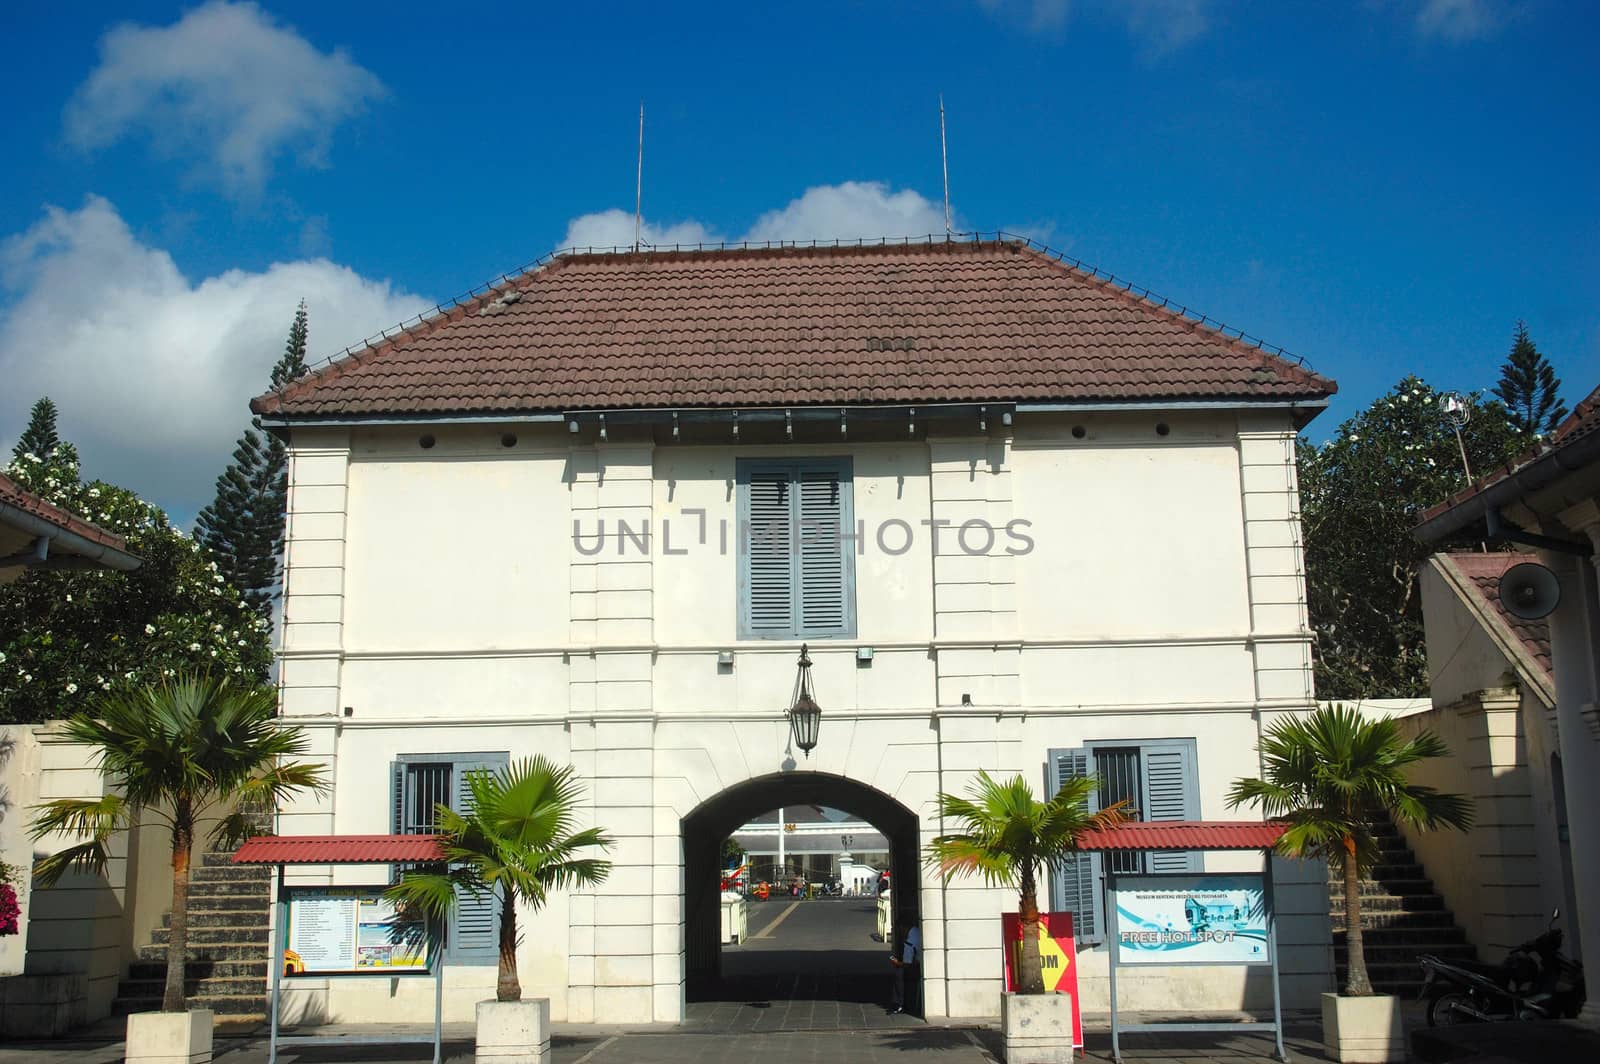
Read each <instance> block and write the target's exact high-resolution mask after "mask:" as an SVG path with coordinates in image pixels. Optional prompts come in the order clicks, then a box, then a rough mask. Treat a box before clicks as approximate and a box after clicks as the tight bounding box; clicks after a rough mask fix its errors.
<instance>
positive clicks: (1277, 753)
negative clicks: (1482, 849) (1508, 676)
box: [1228, 705, 1472, 997]
mask: <svg viewBox="0 0 1600 1064" xmlns="http://www.w3.org/2000/svg"><path fill="white" fill-rule="evenodd" d="M1449 753H1450V751H1449V749H1448V748H1447V747H1446V746H1445V744H1444V742H1443V740H1441V739H1440V738H1439V737H1438V736H1437V735H1435V734H1433V733H1432V732H1429V731H1424V732H1421V733H1420V734H1418V735H1416V736H1414V737H1413V738H1411V739H1407V738H1405V737H1404V736H1403V735H1402V734H1401V733H1400V728H1399V725H1397V724H1396V723H1395V722H1394V721H1393V720H1376V719H1368V718H1365V717H1363V716H1362V715H1361V714H1360V713H1359V712H1357V711H1356V710H1355V709H1353V708H1351V707H1348V706H1342V705H1338V706H1336V705H1328V706H1323V707H1322V708H1320V709H1318V710H1317V711H1316V712H1314V713H1311V714H1308V715H1307V716H1305V717H1286V718H1284V719H1282V720H1280V721H1278V722H1277V723H1276V724H1274V725H1272V727H1270V728H1269V729H1267V733H1266V736H1265V737H1264V738H1263V739H1262V740H1261V762H1262V773H1263V775H1264V776H1265V778H1264V779H1238V780H1235V781H1234V783H1233V787H1232V788H1231V789H1230V790H1229V792H1228V805H1229V807H1230V808H1237V807H1238V806H1241V805H1253V806H1258V807H1259V808H1260V809H1261V811H1262V812H1263V813H1265V814H1266V815H1267V816H1268V817H1269V818H1271V819H1274V820H1283V821H1286V822H1287V823H1288V830H1287V831H1285V832H1284V833H1283V835H1282V837H1281V838H1279V840H1278V844H1277V850H1278V852H1279V853H1280V854H1282V855H1283V856H1285V857H1316V858H1321V859H1323V860H1326V861H1328V862H1329V863H1331V864H1332V865H1334V867H1336V868H1337V869H1339V871H1340V872H1341V873H1342V875H1343V878H1344V923H1345V928H1346V932H1345V933H1346V936H1347V941H1346V951H1347V953H1348V955H1349V957H1348V966H1347V967H1348V972H1347V975H1346V979H1345V988H1344V993H1345V995H1346V996H1350V997H1359V996H1365V995H1370V994H1371V993H1372V982H1371V980H1369V979H1368V978H1367V959H1366V956H1365V955H1364V953H1363V952H1362V938H1361V875H1362V873H1363V872H1366V871H1367V870H1368V869H1370V868H1371V867H1372V865H1373V864H1374V863H1375V862H1376V860H1377V857H1378V843H1377V840H1376V839H1375V838H1373V835H1372V824H1371V815H1372V810H1374V809H1382V810H1384V811H1385V812H1387V813H1388V814H1390V815H1391V816H1393V817H1395V818H1396V819H1397V820H1399V821H1400V822H1401V823H1404V824H1409V825H1410V826H1411V827H1413V828H1416V829H1417V830H1419V831H1433V830H1436V829H1439V828H1444V827H1451V828H1455V829H1457V830H1460V831H1465V830H1466V829H1468V828H1470V827H1471V826H1472V803H1471V801H1470V800H1469V799H1467V798H1464V797H1462V796H1461V795H1459V794H1442V793H1440V792H1439V791H1436V790H1434V789H1433V788H1432V787H1423V786H1421V785H1418V784H1413V783H1408V782H1407V781H1406V769H1407V768H1409V767H1410V766H1412V765H1414V764H1416V763H1417V762H1418V761H1422V760H1425V759H1427V758H1430V757H1445V756H1447V755H1448V754H1449Z"/></svg>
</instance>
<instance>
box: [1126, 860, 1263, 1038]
mask: <svg viewBox="0 0 1600 1064" xmlns="http://www.w3.org/2000/svg"><path fill="white" fill-rule="evenodd" d="M1106 863H1107V864H1108V865H1109V864H1110V862H1109V861H1108V862H1106ZM1239 875H1240V873H1235V872H1174V873H1139V874H1137V875H1129V876H1126V877H1124V878H1127V879H1138V880H1140V881H1141V882H1143V881H1145V880H1154V881H1160V880H1164V879H1165V880H1171V881H1173V883H1174V884H1177V883H1196V882H1201V883H1203V882H1205V881H1206V880H1225V879H1235V880H1236V879H1237V878H1238V877H1239ZM1261 891H1262V900H1263V901H1264V903H1265V905H1266V917H1267V958H1268V959H1267V964H1268V965H1269V966H1270V967H1271V969H1272V1022H1271V1023H1270V1024H1266V1023H1220V1022H1219V1023H1132V1024H1124V1023H1121V1022H1120V1021H1119V1020H1118V1011H1117V968H1118V964H1117V955H1118V954H1119V953H1120V952H1121V951H1122V950H1121V942H1122V935H1121V933H1120V929H1119V918H1118V915H1117V903H1116V892H1117V873H1116V871H1115V870H1114V869H1110V868H1108V869H1107V870H1106V874H1105V913H1106V921H1107V924H1108V927H1107V935H1106V949H1107V952H1109V953H1110V955H1111V956H1110V961H1111V987H1110V989H1111V1056H1112V1059H1113V1060H1115V1061H1116V1062H1117V1064H1122V1037H1121V1036H1122V1035H1123V1033H1128V1034H1161V1033H1168V1032H1184V1031H1245V1032H1249V1033H1251V1034H1265V1033H1266V1032H1267V1031H1269V1030H1270V1031H1271V1032H1272V1036H1273V1041H1274V1044H1275V1045H1276V1047H1277V1053H1276V1056H1277V1058H1278V1059H1279V1060H1280V1061H1283V1062H1284V1064H1288V1060H1289V1056H1288V1054H1287V1053H1286V1052H1285V1051H1284V1048H1283V1001H1282V997H1281V995H1280V993H1279V989H1278V916H1277V909H1276V907H1275V906H1274V904H1273V898H1272V855H1271V853H1270V852H1269V853H1268V854H1267V857H1266V862H1265V866H1264V868H1263V870H1262V873H1261ZM1260 963H1261V962H1259V961H1255V962H1246V961H1145V962H1141V963H1140V964H1138V965H1137V966H1136V967H1138V968H1147V967H1148V968H1156V967H1163V968H1164V967H1191V968H1192V967H1219V968H1220V967H1230V968H1232V967H1246V966H1248V967H1256V966H1259V965H1260Z"/></svg>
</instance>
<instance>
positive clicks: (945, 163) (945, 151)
mask: <svg viewBox="0 0 1600 1064" xmlns="http://www.w3.org/2000/svg"><path fill="white" fill-rule="evenodd" d="M939 165H940V166H941V167H943V169H944V238H945V239H946V240H949V239H950V150H949V148H948V147H946V145H945V139H944V93H942V92H941V93H940V94H939Z"/></svg>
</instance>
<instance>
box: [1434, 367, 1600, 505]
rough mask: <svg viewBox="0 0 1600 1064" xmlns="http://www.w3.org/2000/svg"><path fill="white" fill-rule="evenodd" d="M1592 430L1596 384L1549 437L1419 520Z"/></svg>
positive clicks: (1598, 403)
mask: <svg viewBox="0 0 1600 1064" xmlns="http://www.w3.org/2000/svg"><path fill="white" fill-rule="evenodd" d="M1596 432H1600V388H1596V389H1595V390H1594V391H1592V392H1590V393H1589V394H1588V395H1587V396H1585V397H1584V399H1583V401H1582V402H1581V403H1579V404H1578V405H1577V407H1576V408H1575V409H1574V410H1573V411H1572V413H1571V414H1569V415H1568V416H1567V419H1566V420H1565V421H1563V422H1562V423H1561V424H1559V425H1557V426H1556V430H1555V431H1554V432H1552V433H1551V434H1550V437H1549V439H1547V440H1542V441H1540V442H1539V443H1536V444H1534V446H1533V448H1532V449H1531V450H1529V451H1526V452H1525V453H1523V454H1520V455H1518V456H1517V457H1515V458H1513V459H1511V461H1509V462H1507V463H1505V464H1504V465H1502V466H1500V467H1498V468H1496V469H1491V470H1489V471H1488V472H1487V473H1484V474H1483V475H1482V476H1480V477H1479V478H1478V479H1477V480H1475V481H1473V482H1472V483H1471V484H1469V485H1468V486H1467V487H1465V488H1462V489H1461V490H1460V491H1458V492H1456V493H1455V494H1454V495H1452V496H1450V497H1449V498H1448V499H1446V500H1444V501H1443V502H1441V503H1438V504H1437V505H1435V506H1430V507H1428V509H1426V510H1424V511H1423V512H1422V523H1424V524H1426V523H1427V522H1429V521H1432V520H1433V519H1434V518H1437V517H1442V516H1443V515H1445V514H1447V513H1449V512H1450V511H1451V510H1454V509H1456V508H1457V507H1459V506H1461V505H1462V504H1463V503H1466V502H1470V501H1471V500H1472V499H1474V498H1476V497H1477V496H1479V495H1482V494H1483V493H1484V492H1485V491H1487V490H1488V489H1489V488H1491V487H1493V486H1494V485H1496V484H1498V483H1500V482H1501V481H1503V480H1505V479H1507V478H1508V477H1512V476H1515V475H1517V474H1518V473H1520V472H1521V471H1522V470H1524V469H1526V468H1527V467H1528V466H1530V465H1533V464H1534V463H1535V462H1539V461H1541V460H1543V459H1544V458H1546V457H1547V456H1549V455H1550V454H1552V453H1553V452H1556V451H1563V450H1566V449H1567V448H1569V447H1572V446H1574V445H1576V444H1577V443H1578V441H1580V440H1584V439H1587V438H1588V437H1590V436H1592V435H1594V434H1595V433H1596Z"/></svg>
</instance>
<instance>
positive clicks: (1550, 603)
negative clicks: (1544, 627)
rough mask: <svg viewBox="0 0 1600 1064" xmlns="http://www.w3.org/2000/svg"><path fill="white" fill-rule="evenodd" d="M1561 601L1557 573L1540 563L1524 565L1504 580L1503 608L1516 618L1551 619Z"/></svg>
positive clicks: (1506, 575) (1503, 577) (1501, 586)
mask: <svg viewBox="0 0 1600 1064" xmlns="http://www.w3.org/2000/svg"><path fill="white" fill-rule="evenodd" d="M1560 602H1561V584H1560V582H1558V581H1557V580H1556V574H1555V573H1552V572H1551V571H1550V570H1549V569H1546V568H1545V567H1544V566H1542V565H1540V564H1539V563H1538V562H1522V563H1521V564H1519V565H1513V566H1512V567H1511V568H1509V569H1507V570H1506V572H1505V575H1504V576H1502V577H1501V578H1500V605H1502V606H1504V607H1505V608H1506V612H1507V613H1509V614H1511V615H1512V616H1514V617H1521V618H1522V619H1523V620H1525V621H1537V620H1538V619H1539V618H1540V617H1548V616H1550V613H1551V611H1552V610H1554V609H1555V608H1556V606H1557V605H1559V604H1560Z"/></svg>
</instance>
